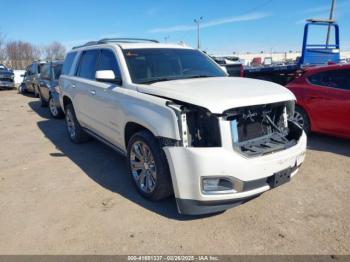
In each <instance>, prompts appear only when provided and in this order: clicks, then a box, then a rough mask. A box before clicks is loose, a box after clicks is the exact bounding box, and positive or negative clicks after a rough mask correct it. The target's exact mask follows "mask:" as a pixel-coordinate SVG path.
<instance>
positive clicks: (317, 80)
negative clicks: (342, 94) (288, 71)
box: [309, 70, 350, 90]
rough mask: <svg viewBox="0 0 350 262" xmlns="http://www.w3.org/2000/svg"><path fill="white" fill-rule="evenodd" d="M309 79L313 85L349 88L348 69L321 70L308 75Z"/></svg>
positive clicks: (349, 73)
mask: <svg viewBox="0 0 350 262" xmlns="http://www.w3.org/2000/svg"><path fill="white" fill-rule="evenodd" d="M309 81H310V83H312V84H314V85H319V86H326V87H332V88H339V89H346V90H350V70H334V71H326V72H321V73H318V74H315V75H312V76H310V77H309Z"/></svg>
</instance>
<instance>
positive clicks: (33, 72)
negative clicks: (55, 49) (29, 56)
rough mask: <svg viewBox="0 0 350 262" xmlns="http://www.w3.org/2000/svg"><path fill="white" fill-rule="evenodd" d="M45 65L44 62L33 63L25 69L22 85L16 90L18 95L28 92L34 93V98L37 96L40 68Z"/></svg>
mask: <svg viewBox="0 0 350 262" xmlns="http://www.w3.org/2000/svg"><path fill="white" fill-rule="evenodd" d="M46 63H47V62H46V61H35V62H33V63H32V64H30V65H29V66H28V67H27V68H26V72H25V74H24V76H23V77H24V79H23V83H22V84H21V85H20V87H19V89H18V90H19V92H20V93H25V92H30V93H34V96H35V97H38V96H39V93H38V88H39V81H40V80H39V79H40V72H41V68H42V67H43V65H44V64H46Z"/></svg>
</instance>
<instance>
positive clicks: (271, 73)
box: [243, 19, 340, 85]
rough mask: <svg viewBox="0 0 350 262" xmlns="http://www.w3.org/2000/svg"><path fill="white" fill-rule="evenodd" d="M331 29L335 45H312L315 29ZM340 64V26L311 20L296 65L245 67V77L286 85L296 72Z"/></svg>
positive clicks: (334, 23)
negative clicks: (311, 67)
mask: <svg viewBox="0 0 350 262" xmlns="http://www.w3.org/2000/svg"><path fill="white" fill-rule="evenodd" d="M322 26H323V27H329V28H330V30H331V32H332V33H333V34H334V43H332V44H329V43H325V44H322V43H320V44H314V43H310V41H309V40H310V39H309V36H310V30H312V29H313V27H322ZM339 62H340V43H339V25H338V24H337V23H336V22H335V21H333V20H316V19H309V20H307V23H306V24H305V27H304V38H303V46H302V52H301V57H300V58H299V59H298V61H296V62H295V63H294V64H287V65H269V66H251V67H244V70H243V71H244V77H249V78H256V79H263V80H267V81H272V82H276V83H279V84H282V85H286V84H287V83H288V82H289V81H291V80H292V79H293V78H294V76H295V74H296V72H297V71H298V70H300V69H302V68H304V67H309V66H319V65H327V64H330V63H335V64H336V63H339Z"/></svg>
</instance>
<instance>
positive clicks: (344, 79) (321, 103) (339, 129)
mask: <svg viewBox="0 0 350 262" xmlns="http://www.w3.org/2000/svg"><path fill="white" fill-rule="evenodd" d="M349 79H350V70H340V69H339V70H329V71H324V72H321V73H317V74H315V75H312V76H310V77H309V78H308V80H309V82H310V83H311V84H312V85H311V87H310V88H309V89H308V92H307V94H306V96H305V98H306V100H307V104H308V107H309V112H310V114H311V117H312V119H313V120H314V121H313V122H314V124H317V127H318V128H317V129H318V130H319V131H322V132H326V133H331V134H335V135H346V134H350V124H349V123H350V121H349V119H350V118H349V116H350V87H349V84H350V83H349Z"/></svg>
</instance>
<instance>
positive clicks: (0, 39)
mask: <svg viewBox="0 0 350 262" xmlns="http://www.w3.org/2000/svg"><path fill="white" fill-rule="evenodd" d="M5 60H6V50H5V36H4V35H3V34H2V33H1V32H0V63H1V64H4V63H5Z"/></svg>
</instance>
